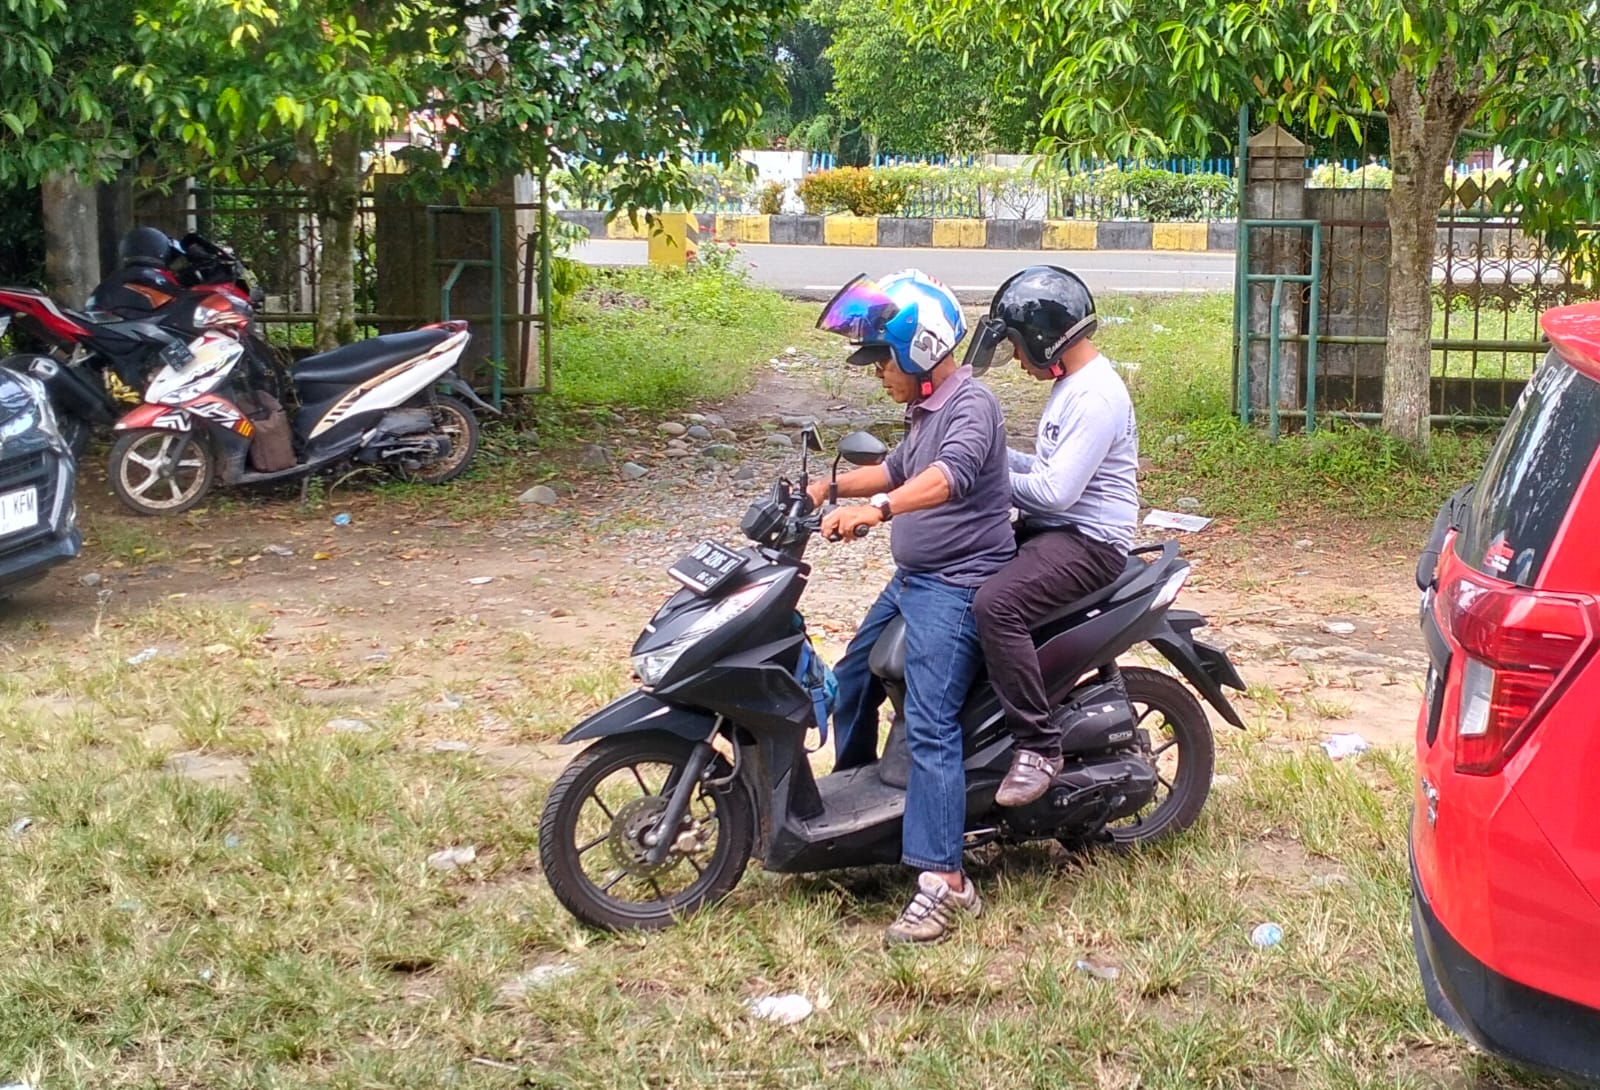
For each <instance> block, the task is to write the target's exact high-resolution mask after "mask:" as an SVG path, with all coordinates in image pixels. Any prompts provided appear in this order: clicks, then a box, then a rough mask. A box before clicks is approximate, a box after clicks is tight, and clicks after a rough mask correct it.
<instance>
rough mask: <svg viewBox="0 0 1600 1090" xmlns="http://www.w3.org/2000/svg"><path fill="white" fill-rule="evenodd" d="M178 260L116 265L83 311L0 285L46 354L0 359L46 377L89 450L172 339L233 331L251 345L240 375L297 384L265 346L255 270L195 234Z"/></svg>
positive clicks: (73, 442) (9, 309) (136, 394)
mask: <svg viewBox="0 0 1600 1090" xmlns="http://www.w3.org/2000/svg"><path fill="white" fill-rule="evenodd" d="M172 253H173V257H172V266H173V267H169V268H167V269H160V270H156V269H148V268H146V269H138V270H133V271H135V272H138V273H141V274H143V275H141V276H140V277H139V278H136V279H130V278H128V277H127V276H126V275H125V273H126V272H128V270H119V272H117V273H114V274H112V276H110V277H108V278H107V279H106V280H105V281H103V282H102V283H101V284H99V285H98V286H97V287H96V288H95V290H94V292H93V294H91V295H90V297H89V305H88V307H87V308H86V309H85V310H84V311H81V312H80V311H76V310H69V309H66V308H63V307H61V306H59V305H58V304H57V303H56V302H55V301H54V300H52V299H51V298H50V297H49V296H47V295H45V294H44V293H43V292H40V291H37V290H34V289H32V288H0V314H14V315H16V317H17V318H18V319H19V326H20V327H21V328H23V329H24V330H25V331H26V332H27V333H29V334H30V335H31V337H32V339H33V340H35V341H40V342H43V344H44V345H46V346H48V348H49V352H48V353H38V352H26V353H19V354H16V355H12V356H8V357H6V358H5V359H4V360H0V366H5V367H9V368H10V369H12V370H13V371H19V372H22V373H24V374H29V375H32V376H33V377H34V378H36V379H38V380H39V381H40V382H43V383H44V384H45V388H46V389H47V390H48V391H49V393H50V402H51V404H52V405H53V406H54V407H55V410H56V416H57V418H58V419H59V421H60V424H61V432H62V435H63V436H65V437H66V440H67V442H68V445H69V446H71V448H72V452H73V454H74V456H76V457H80V458H81V457H82V456H83V452H84V450H85V449H86V448H87V447H88V444H89V438H90V436H91V434H92V433H93V431H94V430H95V429H97V428H101V429H109V428H110V427H111V426H112V425H113V424H114V423H116V421H117V420H118V419H119V418H120V417H121V416H122V415H123V413H125V412H126V411H127V410H128V408H129V406H131V405H137V404H138V403H139V401H140V395H141V394H142V393H143V392H144V389H145V386H146V385H147V383H148V381H149V378H150V376H151V374H153V373H154V372H155V371H157V370H158V369H160V367H161V366H162V365H163V361H162V360H161V359H160V358H159V357H158V356H157V355H156V353H155V352H154V351H152V348H155V349H159V348H161V347H163V346H165V345H166V344H168V343H170V340H171V338H170V337H168V336H164V335H163V334H162V332H161V331H165V332H166V333H170V334H173V335H176V336H178V337H180V338H182V339H183V340H186V341H187V340H192V339H194V338H195V337H198V336H200V335H202V334H204V333H205V332H206V331H208V330H221V331H225V332H227V333H229V335H231V336H234V337H236V338H237V339H238V340H239V342H240V344H241V345H242V346H243V349H244V358H243V360H242V361H241V363H242V365H241V367H240V372H241V375H247V376H248V377H249V379H250V381H251V382H252V383H253V384H255V385H256V386H259V387H260V388H262V389H266V390H267V391H269V392H272V393H274V394H277V393H278V392H279V391H281V390H283V389H285V388H287V387H288V386H289V385H290V384H289V381H288V379H287V378H286V376H287V373H288V372H287V370H286V368H287V363H288V360H287V357H286V356H284V355H282V354H281V353H280V352H279V351H278V350H275V349H274V348H273V347H272V346H271V345H269V344H267V342H266V341H265V339H263V338H262V336H261V333H260V329H259V327H258V325H257V323H256V318H255V311H256V308H257V307H258V306H259V305H260V303H261V300H262V298H263V296H262V294H261V289H260V287H259V285H257V284H255V283H254V282H253V281H252V280H251V278H250V275H249V269H248V267H247V266H246V265H245V264H244V262H243V261H242V260H240V259H239V257H238V256H237V255H236V254H235V253H234V252H233V251H232V250H230V249H228V248H227V247H225V246H219V245H217V244H216V243H213V242H211V241H210V240H208V239H206V238H204V237H203V236H201V235H197V234H190V235H188V236H186V237H185V238H184V239H183V241H182V242H181V243H175V244H172Z"/></svg>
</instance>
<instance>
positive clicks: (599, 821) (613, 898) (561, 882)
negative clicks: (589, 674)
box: [539, 735, 754, 931]
mask: <svg viewBox="0 0 1600 1090" xmlns="http://www.w3.org/2000/svg"><path fill="white" fill-rule="evenodd" d="M690 750H691V746H690V744H689V743H688V742H685V741H683V740H682V739H678V738H673V737H670V736H654V735H640V736H632V737H629V736H623V737H618V738H608V739H602V740H601V741H599V742H597V743H595V744H594V745H593V746H591V747H590V748H589V749H587V750H585V751H584V752H583V753H582V754H580V755H579V756H578V757H577V759H575V760H574V761H573V763H572V764H571V765H569V766H568V767H567V770H566V771H565V772H563V773H562V775H561V778H560V779H559V780H557V782H556V785H555V786H554V787H553V788H551V791H550V797H549V799H548V800H547V801H546V803H545V809H544V814H543V817H542V819H541V820H540V823H539V855H540V859H541V861H542V863H543V865H544V870H545V876H546V877H547V878H548V879H549V881H550V886H551V889H552V890H553V891H554V892H555V894H556V897H557V899H559V900H560V901H561V903H562V904H563V905H565V906H566V908H567V909H568V910H569V911H570V912H572V914H573V915H575V916H577V917H578V918H579V919H580V920H582V921H584V922H585V923H588V924H590V925H592V926H595V927H601V928H605V929H607V930H613V931H631V930H655V929H658V928H662V927H668V926H670V925H671V924H673V923H674V922H676V921H677V920H678V919H681V918H683V917H684V916H687V915H688V914H690V913H691V912H694V911H696V910H698V909H700V908H702V907H704V906H706V905H707V904H710V903H713V902H714V901H716V900H720V899H721V898H722V897H723V896H724V895H725V894H726V893H727V892H728V890H730V889H732V888H733V886H734V885H735V884H737V883H738V880H739V877H740V876H741V875H742V874H743V873H744V868H745V865H746V864H747V863H748V862H749V858H750V852H751V848H752V842H753V838H754V816H753V814H752V812H751V810H750V803H749V799H748V796H747V795H746V794H745V793H744V791H743V790H742V789H739V788H737V787H735V788H732V789H726V790H721V791H712V790H710V789H708V788H705V787H704V786H698V787H696V789H695V792H694V794H693V795H691V796H690V801H689V809H688V812H687V813H686V814H685V815H684V820H683V822H682V824H681V825H680V826H679V828H678V829H677V830H675V831H674V832H672V833H670V834H668V835H671V836H673V838H674V841H673V846H672V848H671V849H670V850H669V851H668V853H667V855H666V856H665V857H664V858H663V859H662V860H661V861H660V862H659V863H651V862H650V861H649V859H648V858H647V855H648V853H649V850H650V845H649V843H648V842H647V840H646V837H647V835H648V834H651V833H652V832H653V830H654V829H655V826H656V825H657V824H658V822H659V819H660V816H661V814H662V813H663V812H664V810H665V809H666V805H667V798H668V796H669V795H670V793H671V790H672V787H673V785H674V784H675V783H676V782H677V779H678V776H679V774H680V773H681V771H682V769H683V767H684V764H685V763H686V762H687V760H688V756H689V753H690Z"/></svg>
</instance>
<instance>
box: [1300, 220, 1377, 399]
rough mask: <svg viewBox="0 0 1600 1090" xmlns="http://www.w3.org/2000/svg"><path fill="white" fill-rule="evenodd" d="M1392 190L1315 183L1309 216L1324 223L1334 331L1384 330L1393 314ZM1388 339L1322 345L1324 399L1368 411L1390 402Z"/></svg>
mask: <svg viewBox="0 0 1600 1090" xmlns="http://www.w3.org/2000/svg"><path fill="white" fill-rule="evenodd" d="M1387 197H1388V191H1387V190H1381V189H1310V190H1307V191H1306V212H1307V215H1308V216H1309V217H1310V218H1311V219H1314V220H1317V221H1319V222H1321V224H1322V280H1323V288H1322V314H1321V319H1322V323H1323V328H1324V329H1325V330H1327V332H1328V334H1329V335H1330V336H1338V337H1346V336H1359V337H1382V336H1383V335H1384V334H1385V332H1386V331H1387V329H1388V315H1389V219H1388V210H1387V208H1386V205H1385V201H1386V198H1387ZM1383 356H1384V349H1383V345H1381V344H1363V345H1350V344H1326V345H1322V346H1321V347H1320V348H1318V349H1317V400H1318V401H1321V402H1323V403H1325V404H1327V405H1330V406H1338V407H1340V408H1344V407H1346V406H1350V407H1353V408H1355V409H1356V410H1357V411H1360V412H1379V411H1381V410H1382V409H1383Z"/></svg>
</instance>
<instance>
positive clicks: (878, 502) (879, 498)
mask: <svg viewBox="0 0 1600 1090" xmlns="http://www.w3.org/2000/svg"><path fill="white" fill-rule="evenodd" d="M867 502H868V503H870V504H871V505H872V506H874V507H876V508H877V509H878V514H880V515H882V516H883V521H884V522H888V521H889V520H890V519H892V518H894V512H893V511H891V510H889V494H888V493H887V492H879V493H878V494H877V495H875V496H873V497H872V498H871V499H870V500H868V501H867Z"/></svg>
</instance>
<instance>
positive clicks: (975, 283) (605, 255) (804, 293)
mask: <svg viewBox="0 0 1600 1090" xmlns="http://www.w3.org/2000/svg"><path fill="white" fill-rule="evenodd" d="M741 249H742V250H743V251H744V253H745V255H746V259H747V260H749V261H750V262H751V263H752V264H753V265H754V266H755V268H754V269H753V270H752V275H753V276H754V277H755V279H756V280H757V281H759V282H761V283H763V284H766V285H768V286H770V287H774V288H777V289H778V290H780V291H782V292H784V293H785V294H792V295H796V296H799V297H801V298H816V299H822V300H825V299H827V298H828V297H829V296H831V295H832V294H833V293H834V292H835V291H836V290H838V288H839V286H840V285H841V284H843V283H844V282H845V281H847V280H849V279H850V278H851V277H852V276H854V275H856V274H857V273H861V272H864V273H868V274H872V275H879V274H882V273H887V272H893V271H894V270H896V269H903V268H906V267H908V266H914V267H916V268H919V269H922V270H923V271H925V272H927V273H928V274H929V275H931V276H935V277H937V278H938V279H940V280H943V281H944V282H945V283H946V284H948V285H950V287H951V288H953V289H954V290H955V292H956V294H957V295H959V296H960V297H961V299H962V301H963V302H973V303H978V302H988V300H989V297H990V296H991V295H992V294H993V293H994V289H995V288H997V287H999V286H1000V283H1001V281H1003V280H1004V279H1005V278H1006V277H1008V276H1010V275H1011V274H1012V273H1014V272H1016V271H1017V270H1018V269H1020V268H1022V267H1023V266H1024V265H1030V264H1033V263H1034V262H1041V261H1047V262H1050V263H1052V264H1058V265H1063V266H1065V267H1067V268H1069V269H1071V270H1073V271H1074V272H1076V273H1078V275H1080V276H1082V277H1083V279H1084V282H1085V283H1087V284H1088V285H1089V290H1090V291H1094V292H1102V293H1106V294H1114V293H1119V292H1123V293H1125V292H1200V291H1232V290H1233V255H1232V254H1231V253H1171V252H1167V251H1159V250H1049V251H1040V250H942V249H896V248H894V247H883V246H864V247H853V246H756V245H745V246H742V247H741ZM575 256H576V257H577V258H578V260H580V261H584V262H587V263H589V264H591V265H642V264H644V261H645V244H644V243H643V242H620V241H615V240H610V239H606V240H600V241H590V242H585V243H583V244H582V245H581V246H579V247H578V248H577V250H576V252H575Z"/></svg>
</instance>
